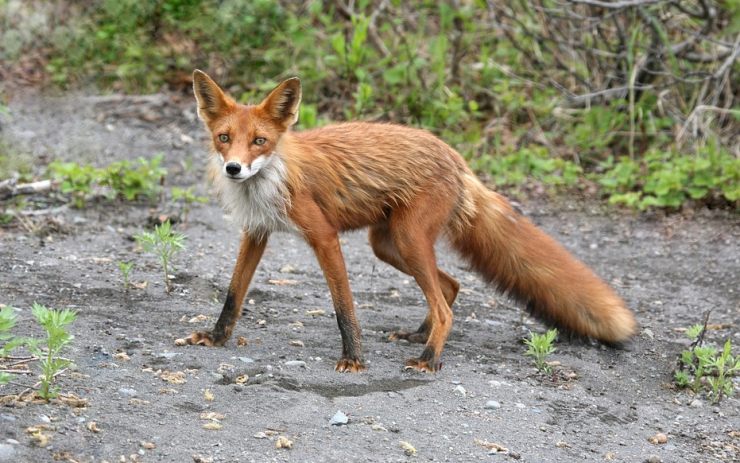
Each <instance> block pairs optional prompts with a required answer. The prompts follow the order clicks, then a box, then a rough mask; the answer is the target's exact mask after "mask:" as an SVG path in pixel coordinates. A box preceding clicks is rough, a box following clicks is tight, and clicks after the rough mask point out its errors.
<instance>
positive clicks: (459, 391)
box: [453, 385, 468, 397]
mask: <svg viewBox="0 0 740 463" xmlns="http://www.w3.org/2000/svg"><path fill="white" fill-rule="evenodd" d="M453 392H454V393H455V394H457V395H459V396H460V397H465V396H466V395H467V394H468V391H466V390H465V388H464V387H462V386H460V385H457V386H455V389H454V390H453Z"/></svg>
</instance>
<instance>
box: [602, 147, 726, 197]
mask: <svg viewBox="0 0 740 463" xmlns="http://www.w3.org/2000/svg"><path fill="white" fill-rule="evenodd" d="M602 167H603V168H604V169H605V172H604V174H603V175H602V176H601V177H600V178H597V179H598V180H597V181H598V182H599V184H600V185H601V186H602V187H603V188H604V191H605V192H606V193H607V194H609V202H611V203H613V204H626V205H628V206H631V207H637V208H639V209H646V208H647V207H649V206H657V207H671V208H678V207H680V206H681V205H682V204H683V203H684V202H686V201H687V200H689V199H692V200H703V201H707V202H711V201H712V200H721V201H725V202H729V203H733V202H735V201H738V199H740V159H738V158H736V157H734V156H732V155H730V154H729V153H728V152H726V151H724V150H722V149H721V148H719V147H718V146H716V145H714V144H710V145H707V146H705V147H703V148H702V149H701V150H700V151H699V152H697V153H696V154H695V155H688V154H679V153H670V152H661V151H658V150H651V151H649V152H648V153H646V154H645V156H644V157H643V158H642V159H639V160H632V159H630V158H628V157H621V158H620V159H619V160H618V161H617V162H614V161H613V159H610V160H609V161H607V162H606V163H604V164H603V165H602Z"/></svg>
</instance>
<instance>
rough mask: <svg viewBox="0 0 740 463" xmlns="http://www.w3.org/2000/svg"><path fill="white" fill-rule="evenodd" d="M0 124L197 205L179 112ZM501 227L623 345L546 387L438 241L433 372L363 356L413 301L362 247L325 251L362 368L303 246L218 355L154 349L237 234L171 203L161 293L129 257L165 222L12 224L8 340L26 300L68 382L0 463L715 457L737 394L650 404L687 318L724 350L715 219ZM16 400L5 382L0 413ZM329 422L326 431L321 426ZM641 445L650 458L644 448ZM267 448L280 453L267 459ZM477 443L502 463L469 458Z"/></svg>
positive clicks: (5, 246)
mask: <svg viewBox="0 0 740 463" xmlns="http://www.w3.org/2000/svg"><path fill="white" fill-rule="evenodd" d="M0 127H1V131H0V136H2V137H4V138H5V140H9V141H11V144H12V146H15V147H18V150H19V152H30V153H32V154H33V156H34V159H36V160H38V161H37V162H38V163H39V164H45V163H46V162H48V161H49V160H52V159H66V160H75V161H77V162H91V163H93V164H95V165H98V166H103V165H105V164H107V163H110V162H113V161H115V160H119V159H123V158H135V157H138V156H145V157H150V156H153V155H155V154H157V153H164V155H165V160H166V161H165V163H166V166H167V168H168V171H169V174H168V176H167V185H168V186H172V185H179V186H191V185H197V186H198V189H199V191H200V192H201V193H202V194H205V192H206V191H207V187H206V185H205V181H204V179H203V175H202V174H201V172H202V169H203V166H204V165H205V149H204V144H203V142H202V140H203V135H204V133H203V130H202V129H201V128H200V126H199V124H198V123H197V121H196V120H195V114H194V111H193V105H192V104H190V102H189V101H188V100H180V99H178V98H174V97H169V96H163V95H157V96H153V97H143V98H118V97H95V98H90V97H79V98H72V97H69V98H65V99H63V100H54V99H39V98H31V97H29V98H25V99H16V100H14V101H13V102H12V103H11V106H10V115H9V116H7V117H4V118H3V119H2V122H0ZM55 205H57V204H56V203H55V204H50V207H53V206H55ZM523 208H524V210H525V211H526V212H527V214H528V215H529V216H530V217H532V219H533V220H534V221H535V222H536V223H538V224H539V225H541V227H542V228H543V229H545V230H546V231H547V232H548V233H551V234H552V235H553V236H555V237H556V238H557V239H559V240H560V241H561V242H563V243H564V244H565V245H566V247H568V248H569V249H570V250H572V252H573V253H575V254H576V255H578V256H579V257H581V258H582V259H583V260H584V261H586V262H587V263H589V264H590V265H592V266H593V267H594V268H595V270H596V271H597V273H599V274H600V275H602V276H603V277H604V278H605V279H606V280H607V281H609V282H611V283H612V284H613V285H614V286H616V288H617V290H618V292H619V293H620V294H621V295H622V296H623V297H624V298H625V299H626V300H627V302H628V304H629V306H630V307H631V308H633V309H634V311H635V313H636V316H637V318H638V320H639V322H640V324H641V332H640V334H639V335H638V336H637V337H636V339H635V340H634V343H633V344H632V346H631V348H630V349H629V350H626V351H618V350H613V349H609V348H605V347H602V346H598V345H592V344H589V343H583V342H572V343H571V342H568V341H567V340H565V339H562V340H560V341H559V342H558V343H557V352H556V353H555V354H554V355H553V356H552V359H553V360H556V361H558V362H560V366H559V367H558V371H559V373H557V374H555V375H552V376H544V375H540V374H538V373H537V372H536V370H535V369H534V368H533V366H532V363H531V360H530V359H529V358H527V357H524V355H523V352H524V350H525V347H524V346H523V345H522V343H521V340H522V338H523V337H524V336H526V335H527V333H528V332H529V331H530V330H534V331H538V332H541V331H543V330H544V327H543V326H542V325H540V324H538V323H536V322H534V321H533V320H530V319H529V318H527V317H524V316H522V312H521V310H519V308H517V307H516V306H515V305H513V304H512V303H510V302H509V301H507V300H506V299H505V298H503V297H501V296H500V295H497V294H496V293H495V292H493V291H492V290H491V289H489V288H487V287H485V285H484V284H483V283H482V282H481V281H480V280H479V279H478V278H477V277H475V276H474V275H472V274H471V273H469V272H468V271H467V270H466V268H465V267H464V266H463V265H462V263H461V261H459V260H457V259H456V258H455V256H454V255H452V254H451V253H450V252H449V251H448V250H447V249H446V248H445V247H444V246H441V247H440V250H439V254H440V260H441V261H442V267H443V268H444V269H446V270H447V271H449V272H450V273H451V274H453V275H454V276H455V277H456V278H458V279H459V280H460V281H461V282H462V284H463V288H464V289H463V290H462V292H461V294H460V296H459V298H458V301H457V302H456V305H455V307H454V312H455V315H456V321H455V325H454V327H453V330H452V334H451V337H450V340H449V342H448V344H447V347H446V350H445V352H444V354H443V361H444V368H443V369H442V371H441V372H440V373H438V374H435V375H429V374H426V375H425V374H419V373H413V372H404V371H402V368H401V367H402V364H403V360H404V359H406V358H409V357H412V356H415V355H418V353H419V352H420V347H419V346H418V345H410V344H406V343H391V342H389V341H387V337H388V334H389V332H390V331H392V330H396V329H399V328H415V327H416V326H417V325H418V324H419V323H420V321H421V320H422V319H423V317H424V314H425V310H426V308H425V303H424V301H423V297H422V295H421V292H420V291H419V289H418V288H417V287H416V285H415V284H414V283H413V282H412V281H409V278H408V277H406V276H405V275H402V274H399V273H398V272H397V271H395V270H393V269H391V268H390V267H388V266H386V265H385V264H382V263H380V262H379V261H377V260H376V259H375V258H374V257H373V255H372V252H371V251H370V248H369V246H368V245H367V242H366V239H365V234H364V233H351V234H348V235H346V236H345V237H344V239H343V248H344V253H345V257H346V260H347V266H348V269H349V275H350V279H351V285H352V288H353V291H354V294H355V300H356V304H357V307H358V310H357V312H358V317H359V319H360V322H361V325H362V328H363V336H364V349H365V355H366V359H367V363H368V367H369V369H368V371H367V372H366V373H362V374H358V375H349V374H338V373H335V372H334V370H333V366H334V362H335V361H336V359H337V357H338V356H339V353H340V348H341V344H340V338H339V333H338V329H337V326H336V321H335V319H334V315H333V310H332V306H331V301H330V298H329V294H328V290H327V288H326V285H325V283H324V281H323V277H322V275H321V272H320V269H319V267H318V265H317V264H316V262H315V259H314V258H313V256H312V255H311V252H310V249H309V248H308V246H307V245H305V244H304V243H303V242H301V240H300V239H299V238H298V237H296V236H292V235H276V236H274V237H272V238H271V241H270V244H269V245H268V250H267V252H266V254H265V257H264V258H263V261H262V264H261V265H260V267H259V268H258V271H257V274H256V275H255V278H254V281H253V284H252V288H251V290H250V292H249V294H248V296H247V303H246V304H245V307H246V312H245V315H244V316H243V318H242V320H241V321H240V323H239V324H238V326H237V329H236V331H235V337H234V338H233V339H232V341H231V342H229V343H228V344H227V345H226V346H225V347H223V348H202V347H194V346H188V347H176V346H175V345H174V343H173V341H174V339H175V338H178V337H182V336H184V335H186V334H188V333H189V332H190V331H192V330H193V329H203V328H208V327H210V326H211V325H212V324H213V323H214V320H215V318H216V317H217V316H218V314H219V312H220V309H221V304H222V302H223V298H224V296H225V289H226V286H227V285H228V280H229V277H230V273H231V268H232V266H233V263H234V260H235V253H236V250H237V246H238V233H237V231H236V229H235V227H234V226H232V225H230V224H229V223H228V222H227V221H225V220H224V217H223V216H222V213H221V210H220V208H219V207H218V205H216V204H215V203H210V204H205V205H201V206H197V207H195V208H194V210H193V211H192V212H191V213H190V220H189V223H188V225H187V227H183V226H180V228H179V229H180V231H182V232H183V233H185V234H186V235H187V251H185V252H183V253H182V254H181V255H179V256H178V257H177V258H176V259H175V265H176V269H177V270H176V272H175V273H176V278H175V280H174V285H175V290H174V291H173V293H172V294H171V295H167V294H165V292H164V289H163V285H162V283H161V276H160V271H159V267H158V266H157V263H156V261H155V259H154V258H153V257H152V256H148V255H145V254H142V253H140V251H139V250H137V249H136V245H135V243H134V242H133V241H132V235H134V234H136V233H138V232H140V231H141V230H143V229H144V228H145V227H146V226H147V221H148V218H149V217H150V216H153V215H157V214H159V213H173V212H174V211H175V208H174V206H172V205H171V204H160V205H158V206H156V207H151V206H148V205H145V204H140V205H131V204H122V203H111V202H105V201H99V202H94V203H93V204H91V205H90V206H89V207H88V208H86V209H85V210H75V209H62V210H61V211H59V212H57V213H56V214H53V215H51V216H43V217H46V219H44V218H43V217H36V218H35V220H36V221H37V223H38V224H39V225H41V226H42V229H41V235H40V236H36V235H32V234H29V233H26V232H25V231H24V230H23V229H21V228H17V227H16V228H5V229H0V294H2V300H0V302H2V303H5V304H7V305H11V306H13V307H17V308H19V309H21V310H20V312H19V313H18V317H19V326H18V327H17V332H18V333H19V334H24V335H40V332H39V329H38V328H37V327H36V326H35V324H34V323H32V317H31V313H30V306H31V304H32V303H33V302H34V301H38V302H40V303H43V304H46V305H48V306H51V307H56V308H64V307H70V308H74V309H75V310H77V311H78V312H79V316H78V320H77V321H76V322H75V324H74V325H72V328H71V331H72V332H73V333H74V335H75V336H76V337H75V339H74V342H73V343H72V345H71V347H70V348H69V350H68V351H67V354H66V355H67V356H68V357H69V358H71V359H73V360H74V367H72V368H71V369H70V370H68V371H67V372H65V373H64V374H63V375H62V376H61V377H60V383H61V385H62V390H63V392H64V393H73V394H76V395H77V396H79V397H81V398H83V399H85V401H86V406H85V407H74V406H71V405H64V404H59V403H51V404H41V403H33V402H31V403H29V402H21V403H18V402H14V401H12V400H5V401H4V405H3V406H2V407H1V408H0V461H13V462H42V461H53V460H55V459H56V460H61V461H83V462H91V461H95V462H100V461H104V460H107V461H109V462H114V461H115V462H118V461H142V462H149V461H164V462H187V461H214V462H217V461H225V462H232V461H257V462H263V461H414V460H416V461H427V460H430V461H479V460H480V461H508V460H519V461H527V462H571V461H624V462H636V461H646V460H648V459H651V460H649V461H663V462H699V461H706V462H715V461H738V458H740V450H739V449H740V437H739V436H740V407H738V399H737V398H732V399H726V400H724V401H723V402H722V403H721V404H720V405H719V406H715V405H712V404H711V403H710V402H709V401H708V400H706V398H704V397H693V396H691V395H689V394H688V393H686V392H683V391H676V390H674V389H673V388H672V386H671V378H672V370H673V369H674V367H675V365H676V359H677V357H678V354H679V352H680V351H681V350H682V349H683V348H685V347H686V346H687V344H688V341H687V340H686V339H685V338H684V336H683V334H681V333H680V332H679V331H678V330H679V329H681V328H685V327H687V326H689V325H691V324H694V323H699V322H700V321H701V320H702V315H703V313H704V312H705V311H707V310H711V311H712V312H711V319H710V321H711V323H714V324H720V325H721V326H720V329H718V330H713V331H710V332H709V333H708V338H709V340H710V341H711V342H714V343H719V342H721V341H724V340H725V339H728V338H730V339H732V341H733V343H734V344H735V345H740V328H739V327H740V315H739V312H740V308H739V301H740V296H739V295H738V285H737V282H738V281H740V249H739V247H738V242H739V238H740V227H738V219H737V216H736V215H732V214H731V213H727V212H711V211H699V212H697V213H696V215H694V216H693V217H691V218H685V217H683V216H680V215H673V216H669V217H667V218H666V217H662V216H659V215H655V214H646V215H639V216H638V215H633V214H628V213H624V212H618V211H614V210H604V209H602V208H601V207H600V206H594V205H567V204H557V205H555V204H524V205H523ZM47 219H48V220H47ZM50 224H51V225H53V226H49V225H50ZM120 260H125V261H134V262H136V267H135V269H134V272H133V279H134V281H135V282H142V281H147V282H148V286H147V287H146V288H145V289H133V290H130V291H124V290H123V286H122V283H121V277H120V273H119V271H118V268H117V261H120ZM319 309H320V310H323V311H324V313H323V314H320V315H311V312H310V311H316V310H319ZM238 336H241V337H244V338H245V339H246V340H247V342H246V345H244V346H238V345H237V343H236V337H238ZM124 353H125V355H122V354H124ZM173 372H181V374H180V375H178V374H174V375H171V374H170V373H173ZM168 378H169V381H168V380H167V379H168ZM19 382H25V383H29V382H32V380H31V378H30V377H26V378H22V379H19ZM21 390H22V388H21V387H19V386H15V385H8V386H4V387H2V388H0V394H3V395H6V394H17V393H18V392H20V391H21ZM337 411H341V412H342V413H344V414H345V415H346V416H347V417H348V422H347V423H346V424H343V425H332V424H330V420H331V419H332V417H333V416H334V415H335V413H336V412H337ZM93 422H94V423H95V425H92V424H91V423H93ZM34 425H44V426H45V428H46V429H45V430H44V431H43V433H44V434H45V435H46V436H48V438H49V439H48V443H47V445H46V446H45V447H41V446H39V445H38V443H37V442H36V441H35V440H34V439H33V438H32V437H31V435H30V434H29V433H28V432H27V428H28V427H29V426H34ZM204 425H205V426H204ZM208 428H217V429H208ZM95 430H97V431H98V432H94V431H95ZM656 433H664V434H666V435H667V438H668V441H667V442H666V443H664V444H652V443H650V442H649V441H648V439H649V438H650V437H651V436H654V435H655V434H656ZM281 437H284V438H286V439H288V440H290V441H292V448H290V449H285V448H276V444H277V443H278V441H279V440H280V438H281ZM281 442H282V441H281ZM404 443H407V444H408V445H410V446H413V447H414V448H415V451H416V455H415V456H409V455H407V454H406V453H405V449H404V445H406V444H404ZM493 444H497V445H499V446H501V447H505V448H506V449H508V451H507V452H500V453H498V454H495V455H494V454H491V453H493V452H494V451H493V450H491V449H493V448H494V447H493ZM409 453H411V452H410V450H409Z"/></svg>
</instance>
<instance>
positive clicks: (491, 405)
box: [485, 400, 501, 410]
mask: <svg viewBox="0 0 740 463" xmlns="http://www.w3.org/2000/svg"><path fill="white" fill-rule="evenodd" d="M485 408H486V409H488V410H493V409H494V408H501V404H500V403H499V402H497V401H495V400H489V401H488V402H486V406H485Z"/></svg>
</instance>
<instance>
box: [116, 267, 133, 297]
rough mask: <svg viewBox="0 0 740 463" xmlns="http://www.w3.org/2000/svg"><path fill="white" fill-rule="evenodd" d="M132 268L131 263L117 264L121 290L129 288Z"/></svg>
mask: <svg viewBox="0 0 740 463" xmlns="http://www.w3.org/2000/svg"><path fill="white" fill-rule="evenodd" d="M133 268H134V263H133V262H123V261H119V262H118V270H120V271H121V276H122V277H123V289H124V290H127V291H128V289H129V288H130V287H131V270H133Z"/></svg>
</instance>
